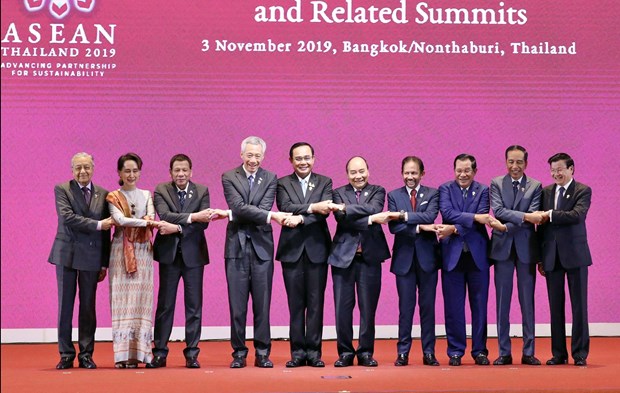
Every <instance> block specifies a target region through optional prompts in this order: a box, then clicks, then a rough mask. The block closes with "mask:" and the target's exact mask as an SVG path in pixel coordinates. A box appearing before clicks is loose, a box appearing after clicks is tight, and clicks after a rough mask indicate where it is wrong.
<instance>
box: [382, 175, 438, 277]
mask: <svg viewBox="0 0 620 393" xmlns="http://www.w3.org/2000/svg"><path fill="white" fill-rule="evenodd" d="M388 210H389V211H402V210H404V211H406V212H407V222H403V221H390V222H389V223H388V226H389V228H390V232H391V233H393V234H394V235H395V236H394V247H393V248H392V266H391V269H390V271H391V272H392V273H394V274H396V275H401V276H402V275H405V274H407V273H408V272H409V271H410V270H411V265H412V264H413V258H414V255H416V254H417V258H418V262H419V263H420V267H421V268H422V270H424V271H425V272H432V271H433V270H437V269H438V268H439V263H440V257H439V242H438V241H437V236H436V235H435V233H433V232H426V231H420V233H416V228H417V226H418V225H419V224H432V223H433V222H434V221H435V219H436V218H437V215H438V214H439V191H438V190H437V189H435V188H429V187H425V186H422V185H421V186H420V190H419V192H418V194H417V197H416V209H415V212H414V211H413V210H412V207H411V197H410V195H409V193H408V192H407V187H401V188H398V189H396V190H394V191H390V193H389V194H388Z"/></svg>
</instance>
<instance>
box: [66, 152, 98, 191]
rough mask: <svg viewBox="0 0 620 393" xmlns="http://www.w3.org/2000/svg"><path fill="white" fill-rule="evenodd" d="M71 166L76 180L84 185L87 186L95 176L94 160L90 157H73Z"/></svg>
mask: <svg viewBox="0 0 620 393" xmlns="http://www.w3.org/2000/svg"><path fill="white" fill-rule="evenodd" d="M71 167H72V168H71V169H72V170H73V178H74V179H75V181H76V182H78V183H79V184H80V186H82V187H84V186H87V185H88V183H90V180H91V179H92V178H93V170H94V166H93V161H92V160H91V159H90V158H88V157H77V158H75V159H73V162H72V163H71Z"/></svg>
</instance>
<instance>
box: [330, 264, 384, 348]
mask: <svg viewBox="0 0 620 393" xmlns="http://www.w3.org/2000/svg"><path fill="white" fill-rule="evenodd" d="M332 281H333V283H334V303H335V309H336V336H337V348H338V355H339V356H349V355H354V354H357V355H358V356H362V355H371V356H372V355H373V353H374V350H375V314H376V312H377V304H378V303H379V294H380V293H381V264H380V263H368V262H366V261H364V258H362V257H361V256H356V257H355V258H354V259H353V262H352V263H351V265H349V267H347V268H338V267H335V266H332ZM356 291H357V298H358V301H359V310H360V332H359V343H358V347H357V350H355V349H354V348H353V309H354V308H355V293H356Z"/></svg>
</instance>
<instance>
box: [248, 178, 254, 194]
mask: <svg viewBox="0 0 620 393" xmlns="http://www.w3.org/2000/svg"><path fill="white" fill-rule="evenodd" d="M248 182H249V183H250V192H252V187H254V175H250V176H248Z"/></svg>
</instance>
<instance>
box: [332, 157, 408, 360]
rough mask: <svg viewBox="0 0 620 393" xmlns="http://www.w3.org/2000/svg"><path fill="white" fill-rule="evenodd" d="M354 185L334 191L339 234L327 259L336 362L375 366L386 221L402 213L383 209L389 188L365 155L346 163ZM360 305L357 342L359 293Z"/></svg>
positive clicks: (388, 251)
mask: <svg viewBox="0 0 620 393" xmlns="http://www.w3.org/2000/svg"><path fill="white" fill-rule="evenodd" d="M346 169H347V175H348V177H349V184H347V185H346V186H342V187H340V188H337V189H336V190H334V202H333V204H334V207H335V209H336V210H335V212H334V214H335V216H336V221H337V222H338V225H337V228H336V235H335V236H334V242H333V245H332V251H331V254H330V255H329V258H328V260H327V262H328V263H329V264H330V265H331V266H332V280H333V283H334V303H335V309H336V336H337V348H338V355H339V357H338V360H336V362H335V363H334V366H336V367H348V366H351V365H353V359H354V358H355V356H356V355H357V363H358V364H359V365H360V366H365V367H376V366H377V361H376V360H375V359H374V358H373V354H374V344H375V314H376V311H377V304H378V302H379V294H380V293H381V263H382V262H383V261H384V260H386V259H388V258H389V257H390V249H389V247H388V244H387V241H386V239H385V234H384V233H383V229H382V228H381V225H377V224H385V223H387V222H388V221H390V220H393V219H397V218H398V217H399V213H397V212H395V213H390V212H382V210H383V207H384V205H385V189H384V188H383V187H381V186H377V185H372V184H368V175H369V171H368V164H367V163H366V160H365V159H364V158H362V157H353V158H351V159H350V160H349V161H348V162H347V166H346ZM356 291H357V297H358V301H359V309H360V333H359V345H358V347H357V349H355V348H354V347H353V308H354V307H355V293H356Z"/></svg>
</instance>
